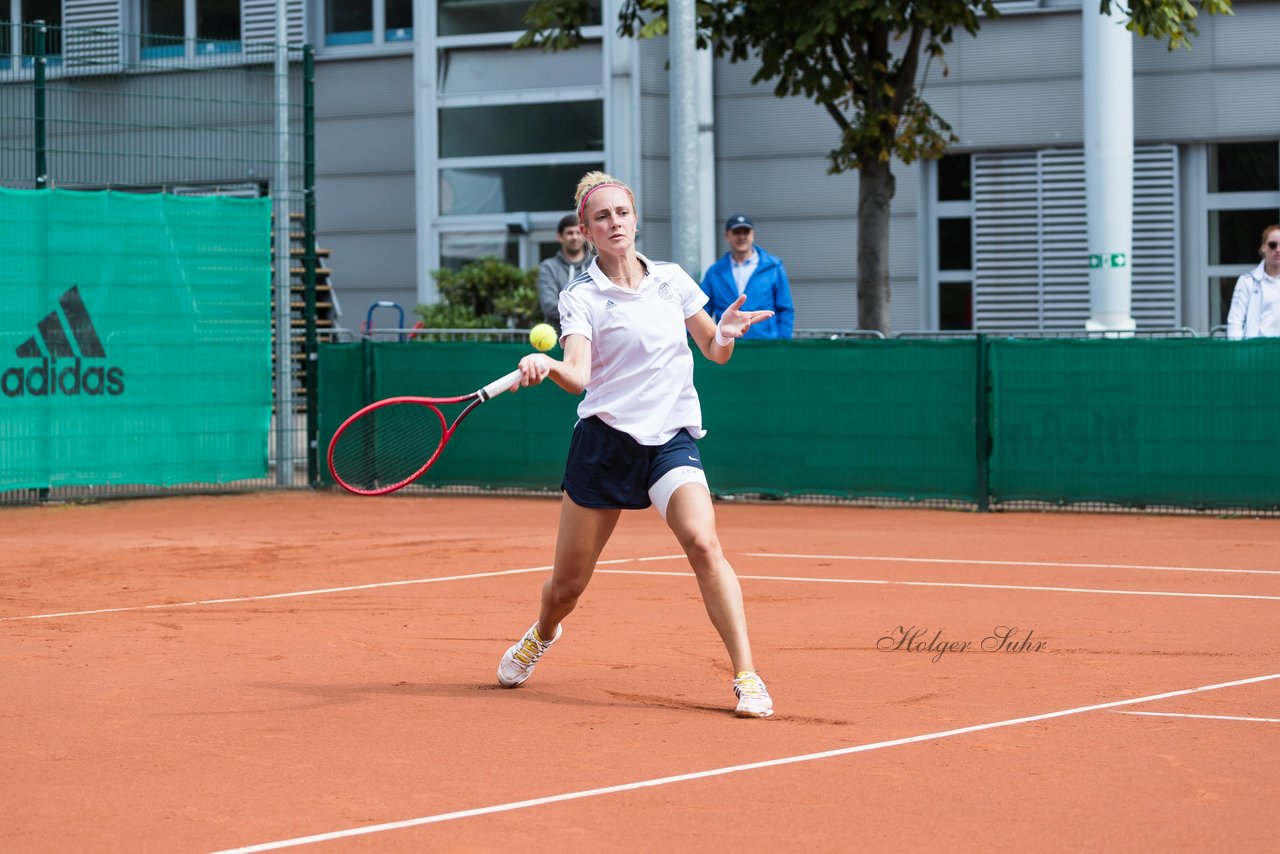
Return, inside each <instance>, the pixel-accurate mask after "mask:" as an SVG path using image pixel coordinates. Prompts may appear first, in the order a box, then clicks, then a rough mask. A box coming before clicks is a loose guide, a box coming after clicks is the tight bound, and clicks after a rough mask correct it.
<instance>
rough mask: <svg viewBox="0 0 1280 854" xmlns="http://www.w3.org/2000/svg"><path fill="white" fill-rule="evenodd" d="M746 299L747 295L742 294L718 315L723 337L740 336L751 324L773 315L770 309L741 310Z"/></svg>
mask: <svg viewBox="0 0 1280 854" xmlns="http://www.w3.org/2000/svg"><path fill="white" fill-rule="evenodd" d="M746 301H747V295H746V294H743V295H742V296H740V297H738V298H737V299H736V300H734V301H733V305H731V306H729V307H728V308H726V309H725V310H724V314H722V315H721V316H720V334H721V335H723V336H724V337H725V338H741V337H742V336H743V335H746V334H747V330H748V329H750V328H751V327H752V326H753V325H755V324H757V323H759V322H760V321H762V320H768V319H769V318H771V317H773V312H772V311H742V310H741V309H742V304H743V303H744V302H746Z"/></svg>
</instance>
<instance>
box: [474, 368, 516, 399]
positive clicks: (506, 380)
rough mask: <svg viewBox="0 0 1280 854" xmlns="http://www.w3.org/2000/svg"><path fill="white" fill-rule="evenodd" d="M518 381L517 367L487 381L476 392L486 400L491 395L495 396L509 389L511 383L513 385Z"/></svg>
mask: <svg viewBox="0 0 1280 854" xmlns="http://www.w3.org/2000/svg"><path fill="white" fill-rule="evenodd" d="M518 382H520V369H519V368H517V369H516V370H514V371H512V372H511V373H509V374H507V375H506V376H505V377H502V378H501V379H497V380H494V381H493V382H491V383H489V384H488V385H487V386H485V387H484V388H482V389H480V391H478V392H476V394H478V395H479V396H480V399H481V400H488V399H489V398H491V397H496V396H498V395H500V394H502V393H503V392H504V391H507V390H509V389H510V388H511V387H512V386H513V385H515V384H516V383H518Z"/></svg>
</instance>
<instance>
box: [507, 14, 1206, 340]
mask: <svg viewBox="0 0 1280 854" xmlns="http://www.w3.org/2000/svg"><path fill="white" fill-rule="evenodd" d="M1097 2H1098V3H1099V9H1100V11H1101V12H1103V13H1111V12H1112V11H1113V10H1114V11H1117V12H1119V13H1120V14H1123V15H1125V16H1127V23H1126V26H1127V27H1128V28H1129V29H1130V30H1132V31H1133V32H1135V33H1137V34H1139V35H1142V36H1150V37H1154V38H1158V39H1165V40H1167V41H1168V46H1169V49H1170V50H1174V49H1175V48H1178V47H1186V48H1190V42H1189V38H1190V37H1191V36H1194V35H1195V34H1196V33H1197V30H1196V26H1195V23H1196V19H1197V16H1198V11H1197V8H1196V5H1195V4H1193V3H1192V1H1191V0H1128V4H1127V5H1125V4H1124V3H1122V2H1120V0H1097ZM1084 3H1085V6H1086V9H1087V8H1088V7H1089V6H1090V5H1091V4H1090V0H1084ZM1200 6H1201V8H1203V9H1204V11H1206V12H1208V13H1210V14H1217V13H1221V14H1230V13H1231V3H1230V0H1200ZM696 9H697V19H698V44H699V47H707V48H710V49H712V50H714V51H715V53H716V55H717V56H728V57H729V58H730V60H731V61H734V62H738V61H741V60H747V59H750V58H753V57H754V58H756V59H757V60H758V61H759V63H760V67H759V69H758V70H757V71H756V74H755V76H754V77H753V78H752V82H753V83H772V85H773V91H774V94H775V95H777V96H778V97H790V96H795V95H803V96H804V97H806V98H808V99H809V100H811V101H813V102H814V103H816V104H818V105H819V106H821V107H822V108H823V109H824V110H825V111H826V113H827V114H828V115H829V116H831V118H832V120H833V121H834V122H835V124H836V127H837V128H838V129H839V137H838V145H837V146H836V147H835V148H833V149H831V151H830V153H829V155H828V159H829V161H830V166H829V170H828V171H829V172H832V173H838V172H843V171H846V170H857V171H858V172H859V173H860V181H859V198H858V271H857V274H858V312H859V325H860V326H861V327H863V328H868V329H879V330H880V331H882V332H888V331H889V330H888V318H889V313H888V303H889V280H888V260H887V259H888V222H889V206H890V200H891V199H892V198H893V196H894V193H895V180H894V177H893V173H892V170H891V168H890V166H891V162H892V158H895V157H896V158H897V159H899V160H901V161H902V162H903V163H911V162H913V161H915V160H917V159H920V158H938V157H941V156H942V155H943V153H945V151H946V149H947V147H948V145H950V144H951V143H952V142H954V141H955V135H954V134H953V133H952V130H951V126H950V125H949V124H948V123H947V122H946V120H945V119H943V118H942V117H941V116H939V115H938V114H937V113H936V112H934V110H933V108H932V107H931V106H930V105H929V103H928V102H927V101H926V100H925V99H924V94H923V91H922V89H921V86H922V83H921V81H922V80H924V79H925V77H926V75H924V74H922V73H921V67H920V64H921V62H922V61H923V62H925V63H926V66H927V64H928V63H931V62H934V61H936V62H938V63H939V65H940V66H941V68H942V73H944V74H945V73H946V66H945V59H944V52H945V46H946V45H948V44H950V43H951V41H952V39H953V37H954V35H955V33H956V30H957V29H959V30H963V31H964V32H966V33H969V34H970V35H976V34H977V32H978V29H979V26H980V22H981V20H982V17H983V16H986V17H995V16H997V15H999V9H998V8H997V6H996V4H995V2H994V0H915V2H906V0H806V2H803V3H780V2H770V3H765V2H756V3H750V4H748V3H747V2H746V0H698V2H697V6H696ZM667 13H668V4H667V0H623V2H622V5H621V9H620V11H619V17H618V32H619V33H620V34H622V35H626V36H633V37H638V38H649V37H652V36H659V35H664V34H666V32H667V31H668V27H669V22H668V18H667ZM589 14H590V8H589V2H588V0H536V2H534V3H533V5H532V6H531V7H530V9H529V11H528V13H527V14H526V15H525V23H526V25H527V26H528V28H529V29H528V31H527V32H525V33H524V35H523V36H521V38H520V39H519V41H517V42H516V46H517V47H531V46H541V47H542V48H543V49H545V50H565V49H568V48H572V47H575V46H577V45H578V44H580V43H581V42H582V40H583V39H582V33H581V27H582V26H583V24H584V23H585V22H586V21H587V20H589V18H588V15H589Z"/></svg>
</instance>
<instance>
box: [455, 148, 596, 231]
mask: <svg viewBox="0 0 1280 854" xmlns="http://www.w3.org/2000/svg"><path fill="white" fill-rule="evenodd" d="M603 168H604V164H603V163H601V162H599V161H596V162H594V163H572V164H560V165H555V166H542V165H530V166H483V167H476V168H471V169H456V168H444V169H441V170H440V213H441V215H443V216H455V215H463V214H502V213H515V212H521V211H555V212H557V213H564V212H568V211H569V210H570V209H571V208H572V207H573V190H574V188H575V187H576V186H577V185H578V179H579V178H581V177H582V175H583V173H584V172H588V171H590V170H592V169H603ZM504 227H505V226H504Z"/></svg>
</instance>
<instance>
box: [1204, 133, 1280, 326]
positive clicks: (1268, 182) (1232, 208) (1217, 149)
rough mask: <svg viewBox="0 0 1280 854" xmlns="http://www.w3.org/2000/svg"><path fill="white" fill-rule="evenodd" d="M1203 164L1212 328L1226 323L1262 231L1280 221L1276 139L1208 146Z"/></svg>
mask: <svg viewBox="0 0 1280 854" xmlns="http://www.w3.org/2000/svg"><path fill="white" fill-rule="evenodd" d="M1205 165H1206V185H1205V207H1206V211H1205V214H1206V217H1207V221H1206V225H1207V229H1206V236H1207V245H1206V247H1205V249H1206V251H1205V265H1206V268H1205V272H1206V278H1207V282H1206V284H1207V286H1208V287H1207V290H1208V297H1209V325H1210V326H1211V327H1213V326H1221V325H1222V324H1224V323H1226V322H1227V312H1228V311H1229V310H1230V309H1231V294H1232V291H1233V290H1234V288H1235V283H1236V279H1237V277H1239V276H1240V274H1242V273H1244V272H1246V271H1248V270H1250V269H1252V268H1253V267H1255V266H1256V265H1257V264H1258V261H1259V260H1260V259H1259V257H1258V243H1259V241H1260V240H1261V238H1262V230H1263V229H1264V228H1266V227H1267V226H1269V225H1273V224H1275V223H1277V222H1280V143H1278V142H1276V141H1275V140H1267V141H1263V142H1233V143H1218V144H1215V145H1210V146H1209V147H1208V157H1207V159H1206V164H1205ZM1202 281H1204V280H1202Z"/></svg>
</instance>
